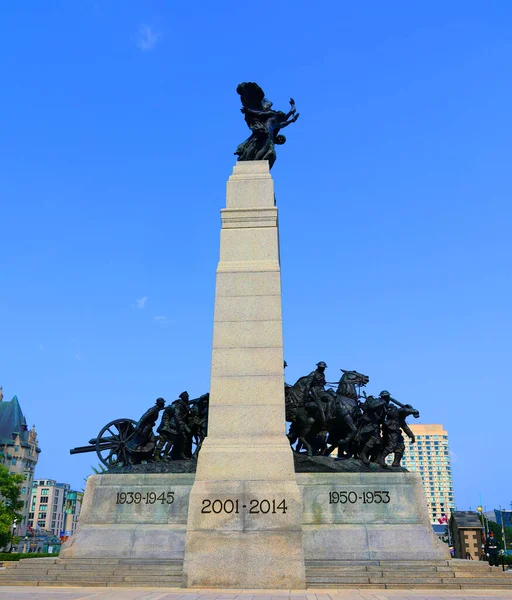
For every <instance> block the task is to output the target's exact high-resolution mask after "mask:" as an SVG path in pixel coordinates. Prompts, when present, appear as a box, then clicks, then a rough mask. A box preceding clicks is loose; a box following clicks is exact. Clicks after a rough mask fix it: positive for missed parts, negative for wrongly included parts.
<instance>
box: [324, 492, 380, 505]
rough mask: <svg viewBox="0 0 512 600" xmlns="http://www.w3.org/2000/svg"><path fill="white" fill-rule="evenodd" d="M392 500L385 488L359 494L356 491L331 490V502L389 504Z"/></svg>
mask: <svg viewBox="0 0 512 600" xmlns="http://www.w3.org/2000/svg"><path fill="white" fill-rule="evenodd" d="M390 500H391V498H390V496H389V492H387V491H385V490H382V491H374V492H361V493H359V494H358V493H357V492H354V491H342V492H329V504H347V503H349V504H355V503H356V502H362V503H363V504H388V503H389V502H390Z"/></svg>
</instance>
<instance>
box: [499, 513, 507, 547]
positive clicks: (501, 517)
mask: <svg viewBox="0 0 512 600" xmlns="http://www.w3.org/2000/svg"><path fill="white" fill-rule="evenodd" d="M500 519H501V535H502V536H503V550H504V551H505V553H506V552H507V539H506V537H505V521H504V520H503V511H502V510H501V504H500Z"/></svg>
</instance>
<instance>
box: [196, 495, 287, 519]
mask: <svg viewBox="0 0 512 600" xmlns="http://www.w3.org/2000/svg"><path fill="white" fill-rule="evenodd" d="M240 510H245V511H247V512H248V513H249V514H251V515H257V514H264V515H267V514H269V513H271V514H273V515H275V514H277V513H282V514H283V515H285V514H286V511H287V510H288V506H287V505H286V500H275V499H272V500H267V499H266V498H264V499H263V500H257V499H256V498H253V499H252V500H249V505H247V504H240V500H231V499H229V498H228V499H227V500H219V499H218V498H216V499H214V500H210V499H209V498H205V499H204V500H203V507H202V509H201V513H203V514H211V513H214V514H216V515H218V514H220V513H227V514H228V515H229V514H231V513H234V514H235V515H238V514H240Z"/></svg>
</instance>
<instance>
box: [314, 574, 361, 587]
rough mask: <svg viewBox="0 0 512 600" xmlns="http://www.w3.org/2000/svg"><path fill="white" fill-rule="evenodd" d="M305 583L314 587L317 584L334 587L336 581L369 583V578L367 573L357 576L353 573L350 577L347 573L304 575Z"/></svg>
mask: <svg viewBox="0 0 512 600" xmlns="http://www.w3.org/2000/svg"><path fill="white" fill-rule="evenodd" d="M306 583H307V585H308V587H314V586H315V585H317V584H322V585H324V584H329V585H331V586H332V587H336V584H338V583H353V584H359V583H370V578H369V577H368V575H363V576H357V575H354V576H353V577H350V576H349V575H347V576H346V577H343V576H340V577H336V576H335V575H332V576H329V577H308V576H307V575H306Z"/></svg>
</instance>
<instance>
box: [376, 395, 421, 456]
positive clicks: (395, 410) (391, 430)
mask: <svg viewBox="0 0 512 600" xmlns="http://www.w3.org/2000/svg"><path fill="white" fill-rule="evenodd" d="M379 397H380V398H381V399H382V400H384V402H385V403H386V418H385V420H384V423H383V425H382V451H381V453H380V455H379V457H378V459H377V463H378V464H379V465H380V466H381V467H387V464H386V456H388V455H389V454H392V453H394V455H395V456H394V459H393V464H392V465H391V466H393V467H399V466H400V463H401V461H402V456H403V455H404V452H405V442H404V436H403V435H402V431H403V432H404V433H405V434H406V435H407V437H408V438H409V439H410V440H411V442H412V443H413V444H414V442H415V441H416V438H415V437H414V433H413V432H412V431H411V430H410V429H409V426H408V425H407V423H406V422H405V419H406V418H407V417H408V416H409V415H413V416H414V417H415V418H416V419H417V418H418V417H419V416H420V414H419V412H418V411H417V410H416V409H414V408H413V407H412V406H411V405H410V404H405V405H401V406H395V405H394V404H391V401H392V400H393V398H391V394H390V393H389V392H388V391H387V390H383V391H382V392H381V393H380V395H379ZM393 402H396V400H393Z"/></svg>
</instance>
